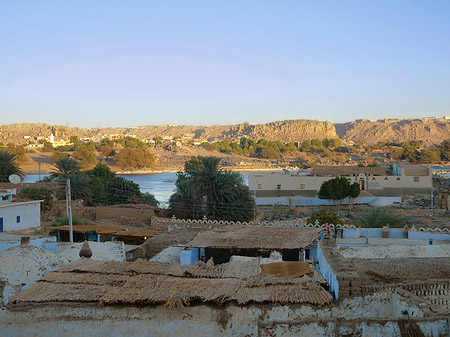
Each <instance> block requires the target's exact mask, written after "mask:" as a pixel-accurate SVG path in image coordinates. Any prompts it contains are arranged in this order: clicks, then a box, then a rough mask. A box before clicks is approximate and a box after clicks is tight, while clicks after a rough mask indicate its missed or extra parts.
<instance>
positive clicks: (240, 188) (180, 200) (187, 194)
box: [170, 156, 256, 221]
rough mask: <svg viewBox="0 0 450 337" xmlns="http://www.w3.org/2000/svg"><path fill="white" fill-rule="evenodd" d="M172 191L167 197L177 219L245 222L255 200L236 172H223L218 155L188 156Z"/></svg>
mask: <svg viewBox="0 0 450 337" xmlns="http://www.w3.org/2000/svg"><path fill="white" fill-rule="evenodd" d="M175 186H176V188H177V189H176V192H175V193H174V194H172V196H171V197H170V210H171V212H172V214H175V215H176V216H177V217H181V218H201V217H203V216H205V215H206V216H207V217H208V218H209V219H217V220H220V219H221V220H234V221H237V220H239V221H249V220H251V219H252V218H253V213H254V210H255V207H256V205H255V200H254V198H253V197H252V195H251V193H250V190H249V188H248V186H246V185H245V184H244V182H243V179H242V177H241V175H240V174H238V173H236V172H228V171H223V170H222V168H221V167H220V158H217V157H201V156H198V157H192V158H191V160H189V161H187V162H186V163H185V172H184V173H181V172H180V173H178V179H177V182H176V183H175Z"/></svg>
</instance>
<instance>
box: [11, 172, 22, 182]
mask: <svg viewBox="0 0 450 337" xmlns="http://www.w3.org/2000/svg"><path fill="white" fill-rule="evenodd" d="M8 179H9V182H10V183H12V184H18V183H20V182H21V181H22V179H20V177H19V176H18V175H17V174H11V175H10V176H9V178H8Z"/></svg>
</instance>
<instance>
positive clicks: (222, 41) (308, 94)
mask: <svg viewBox="0 0 450 337" xmlns="http://www.w3.org/2000/svg"><path fill="white" fill-rule="evenodd" d="M449 18H450V1H449V0H427V1H423V0H395V1H392V0H364V1H361V0H355V1H350V0H339V1H336V0H329V1H326V0H314V1H312V0H294V1H289V0H280V1H275V0H272V1H266V0H257V1H250V0H239V1H234V0H222V1H219V0H204V1H198V0H189V1H186V0H182V1H174V0H161V1H155V0H145V1H139V0H132V1H123V0H122V1H114V0H107V1H102V0H95V1H92V0H89V1H84V0H77V1H61V0H55V1H45V0H39V1H35V0H28V1H27V0H20V1H17V0H0V124H10V123H30V122H42V123H50V124H62V125H69V126H80V127H108V126H125V127H126V126H137V125H149V124H176V125H178V124H190V125H212V124H235V123H243V122H249V123H266V122H271V121H276V120H286V119H317V120H322V121H325V120H328V121H331V122H347V121H352V120H355V119H359V118H369V119H379V118H419V117H428V116H444V115H450V19H449Z"/></svg>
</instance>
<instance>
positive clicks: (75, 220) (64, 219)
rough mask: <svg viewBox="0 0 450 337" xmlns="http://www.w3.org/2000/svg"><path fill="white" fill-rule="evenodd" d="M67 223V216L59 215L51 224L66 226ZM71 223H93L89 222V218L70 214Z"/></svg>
mask: <svg viewBox="0 0 450 337" xmlns="http://www.w3.org/2000/svg"><path fill="white" fill-rule="evenodd" d="M68 225H69V218H68V217H66V216H64V217H59V218H57V219H56V220H55V221H54V222H53V223H52V226H68ZM72 225H93V223H92V222H90V221H89V220H85V219H80V218H78V217H77V216H75V215H72Z"/></svg>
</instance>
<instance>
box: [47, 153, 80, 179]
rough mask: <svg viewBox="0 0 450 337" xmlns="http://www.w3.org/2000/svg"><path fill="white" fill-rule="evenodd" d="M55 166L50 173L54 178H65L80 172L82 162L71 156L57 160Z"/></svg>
mask: <svg viewBox="0 0 450 337" xmlns="http://www.w3.org/2000/svg"><path fill="white" fill-rule="evenodd" d="M53 166H54V169H52V171H51V173H50V177H51V178H52V179H60V178H64V177H67V176H68V175H69V174H79V173H80V170H81V166H80V163H79V162H77V161H76V160H73V159H72V158H69V157H64V158H61V159H59V160H57V161H56V162H55V163H54V164H53Z"/></svg>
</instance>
